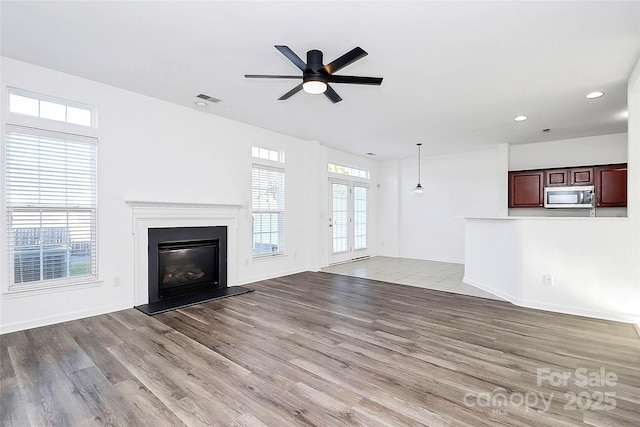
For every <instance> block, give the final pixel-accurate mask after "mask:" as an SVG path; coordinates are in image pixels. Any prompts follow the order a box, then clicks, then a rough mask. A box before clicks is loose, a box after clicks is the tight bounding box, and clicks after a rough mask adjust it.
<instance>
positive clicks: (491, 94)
mask: <svg viewBox="0 0 640 427" xmlns="http://www.w3.org/2000/svg"><path fill="white" fill-rule="evenodd" d="M0 12H1V14H2V18H1V24H2V33H1V37H2V38H1V41H2V55H4V56H7V57H11V58H15V59H18V60H21V61H25V62H29V63H33V64H37V65H41V66H44V67H47V68H51V69H54V70H59V71H63V72H66V73H70V74H75V75H78V76H82V77H85V78H88V79H91V80H96V81H99V82H103V83H106V84H109V85H113V86H117V87H120V88H124V89H128V90H131V91H134V92H139V93H142V94H146V95H149V96H152V97H155V98H159V99H163V100H166V101H170V102H173V103H176V104H180V105H184V106H186V107H189V108H196V109H197V108H198V107H196V106H195V105H194V102H195V101H196V100H197V98H195V96H196V95H198V94H200V93H205V94H208V95H211V96H213V97H215V98H219V99H221V100H222V102H219V103H217V104H210V105H209V106H208V107H205V108H204V110H205V111H206V112H208V113H211V114H216V115H219V116H223V117H228V118H230V119H234V120H238V121H241V122H244V123H249V124H252V125H255V126H259V127H262V128H266V129H271V130H274V131H278V132H282V133H285V134H289V135H293V136H297V137H300V138H303V139H308V140H318V141H320V142H321V143H322V144H323V145H326V146H329V147H334V148H337V149H340V150H343V151H347V152H351V153H355V154H358V155H365V153H367V152H373V153H376V154H377V156H376V158H377V159H389V158H405V157H411V156H414V155H415V152H416V151H415V150H416V148H415V144H416V143H417V142H422V143H423V144H424V145H423V154H437V153H451V152H458V151H462V150H474V149H483V148H486V147H489V146H491V145H493V144H499V143H504V142H509V143H515V144H518V143H529V142H539V141H548V140H557V139H566V138H575V137H582V136H590V135H600V134H609V133H619V132H626V118H625V116H624V113H625V111H626V82H627V79H628V77H629V75H630V73H631V71H632V68H633V66H634V64H635V63H636V61H637V60H638V58H639V57H640V1H620V2H616V1H601V2H598V1H596V2H585V1H568V2H559V1H558V2H537V1H534V2H520V1H517V2H515V1H514V2H510V1H501V2H483V1H475V2H454V1H446V2H421V1H411V2H400V1H382V2H368V1H289V2H275V1H259V2H247V1H174V2H169V1H137V2H134V1H100V2H99V1H91V0H85V1H68V2H62V1H44V2H34V1H24V0H23V1H15V2H13V1H2V3H1V11H0ZM276 44H284V45H288V46H289V47H290V48H291V49H293V50H294V51H295V52H296V53H297V54H298V56H300V57H301V58H303V59H306V51H307V50H310V49H319V50H322V51H323V52H324V57H325V62H330V61H332V60H333V59H335V58H337V57H338V56H340V55H342V54H344V53H346V52H348V51H349V50H351V49H352V48H354V47H356V46H360V47H362V48H363V49H364V50H366V51H367V52H368V53H369V55H368V56H367V57H365V58H363V59H361V60H359V61H357V62H355V63H353V64H352V65H349V66H348V67H345V68H344V69H342V70H340V71H339V72H338V73H336V74H345V75H363V76H374V77H384V82H383V83H382V85H381V86H379V87H377V86H354V85H344V84H334V85H332V86H333V87H334V89H335V90H336V91H337V92H338V94H340V96H342V98H343V101H342V102H339V103H337V104H332V103H331V102H330V101H329V100H327V99H326V98H325V97H324V96H322V95H309V94H306V93H304V92H300V93H298V94H296V95H294V96H293V97H292V98H290V99H289V100H286V101H278V100H277V98H278V97H280V96H281V95H282V94H284V93H285V92H287V91H288V90H289V89H291V88H293V87H294V86H295V85H296V84H298V83H299V81H298V80H262V79H260V80H257V79H256V80H249V79H245V78H244V77H243V76H244V74H297V73H299V70H298V69H297V68H296V67H295V66H294V65H293V64H292V63H291V62H289V61H288V60H287V59H286V58H285V57H284V56H282V55H281V54H280V53H279V52H278V51H277V50H276V49H275V48H274V45H276ZM27 89H28V88H27ZM593 90H601V91H603V92H605V93H606V95H605V96H604V97H602V98H599V99H595V100H587V99H586V98H585V95H586V94H587V93H588V92H591V91H593ZM520 114H524V115H527V116H528V117H529V120H527V121H525V122H520V123H517V122H514V121H513V117H515V116H516V115H520ZM545 128H550V129H551V131H550V132H546V133H543V132H542V129H545Z"/></svg>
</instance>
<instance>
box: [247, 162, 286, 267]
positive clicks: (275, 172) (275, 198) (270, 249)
mask: <svg viewBox="0 0 640 427" xmlns="http://www.w3.org/2000/svg"><path fill="white" fill-rule="evenodd" d="M251 206H252V211H253V255H254V256H264V255H275V254H282V253H283V252H284V170H283V169H279V168H271V167H268V166H264V165H255V164H254V165H253V167H252V170H251Z"/></svg>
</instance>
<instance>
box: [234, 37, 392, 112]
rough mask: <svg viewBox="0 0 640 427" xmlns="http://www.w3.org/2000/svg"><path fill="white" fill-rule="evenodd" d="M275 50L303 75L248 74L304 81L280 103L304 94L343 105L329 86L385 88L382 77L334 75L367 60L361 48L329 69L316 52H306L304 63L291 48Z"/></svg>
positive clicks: (281, 47)
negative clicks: (319, 95) (325, 98)
mask: <svg viewBox="0 0 640 427" xmlns="http://www.w3.org/2000/svg"><path fill="white" fill-rule="evenodd" d="M276 49H278V50H279V51H280V53H282V54H283V55H284V56H286V57H287V58H288V59H289V60H290V61H291V62H293V63H294V64H295V65H296V66H297V67H298V68H300V70H301V71H302V75H301V76H278V75H265V74H245V75H244V76H245V77H246V78H248V79H302V83H300V84H299V85H297V86H296V87H294V88H293V89H291V90H290V91H289V92H287V93H285V94H284V95H282V96H281V97H280V98H278V100H284V99H289V98H290V97H291V96H292V95H294V94H296V93H298V92H300V91H301V90H304V91H305V92H307V93H312V94H320V93H324V95H325V96H326V97H327V98H329V100H331V102H333V103H334V104H335V103H336V102H340V101H342V98H340V95H338V94H337V93H336V91H335V90H333V88H332V87H331V86H329V83H347V84H356V85H377V86H379V85H380V84H382V77H360V76H337V75H335V74H333V73H335V72H336V71H338V70H341V69H343V68H344V67H346V66H347V65H349V64H351V63H353V62H355V61H357V60H358V59H361V58H363V57H365V56H367V55H368V54H367V52H365V51H364V50H363V49H362V48H360V47H356V48H353V49H352V50H350V51H349V52H347V53H345V54H344V55H342V56H341V57H339V58H338V59H336V60H335V61H333V62H330V63H329V64H327V65H324V64H323V63H322V52H321V51H319V50H316V49H313V50H310V51H308V52H307V62H306V63H305V62H304V61H303V60H302V59H300V57H299V56H298V55H296V54H295V53H294V52H293V51H292V50H291V49H290V48H289V47H288V46H281V45H276Z"/></svg>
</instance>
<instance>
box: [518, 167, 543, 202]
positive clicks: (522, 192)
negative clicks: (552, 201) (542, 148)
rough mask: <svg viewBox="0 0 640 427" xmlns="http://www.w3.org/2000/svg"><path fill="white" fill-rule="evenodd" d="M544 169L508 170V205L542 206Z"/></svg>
mask: <svg viewBox="0 0 640 427" xmlns="http://www.w3.org/2000/svg"><path fill="white" fill-rule="evenodd" d="M543 197H544V171H521V172H509V207H510V208H538V207H541V206H543Z"/></svg>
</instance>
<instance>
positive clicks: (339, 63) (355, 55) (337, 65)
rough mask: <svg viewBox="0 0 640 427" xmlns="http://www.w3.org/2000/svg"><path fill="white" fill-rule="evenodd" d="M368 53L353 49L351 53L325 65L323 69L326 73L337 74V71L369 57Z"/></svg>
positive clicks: (359, 48) (356, 48) (360, 49)
mask: <svg viewBox="0 0 640 427" xmlns="http://www.w3.org/2000/svg"><path fill="white" fill-rule="evenodd" d="M367 55H368V53H367V52H365V51H364V49H362V48H361V47H355V48H353V49H351V50H350V51H349V52H347V53H345V54H344V55H342V56H341V57H340V58H338V59H336V60H335V61H333V62H330V63H329V64H327V65H325V66H324V67H323V68H322V69H323V70H324V71H326V72H327V73H328V74H332V73H335V72H336V71H338V70H340V69H342V68H344V67H346V66H347V65H349V64H351V63H352V62H355V61H357V60H358V59H360V58H363V57H365V56H367Z"/></svg>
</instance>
